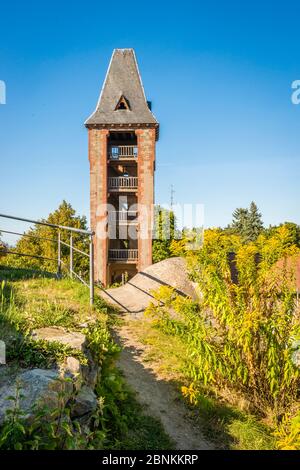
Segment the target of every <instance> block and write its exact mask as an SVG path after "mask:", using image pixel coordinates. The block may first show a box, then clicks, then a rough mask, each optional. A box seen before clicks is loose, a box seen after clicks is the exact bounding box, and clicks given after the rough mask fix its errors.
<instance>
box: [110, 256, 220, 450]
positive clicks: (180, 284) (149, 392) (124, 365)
mask: <svg viewBox="0 0 300 470" xmlns="http://www.w3.org/2000/svg"><path fill="white" fill-rule="evenodd" d="M162 285H165V286H166V285H167V286H172V287H174V288H175V289H176V291H177V292H179V293H181V294H182V295H184V296H186V295H191V296H193V295H194V289H193V285H192V283H191V282H190V281H189V280H188V277H187V274H186V270H185V261H184V260H183V259H182V258H171V259H168V260H165V261H162V262H160V263H157V264H155V265H152V266H150V267H149V268H147V269H146V270H145V271H144V272H141V273H139V274H137V275H136V276H135V277H134V278H133V279H131V280H130V281H129V282H128V283H127V284H125V285H124V286H121V287H118V288H113V289H108V290H107V291H105V292H103V293H102V296H103V297H104V298H105V300H107V301H109V302H110V303H112V304H113V305H115V306H116V307H118V308H119V310H120V311H121V312H125V316H124V317H123V321H122V322H121V325H120V324H119V325H118V326H117V327H115V330H114V331H115V339H116V341H117V342H118V343H119V344H120V345H121V346H122V352H121V355H120V358H119V361H118V366H119V368H120V369H121V371H122V373H123V374H124V377H125V379H126V381H127V382H128V384H129V385H130V386H131V387H132V388H133V389H134V390H135V391H136V393H137V399H138V401H139V402H140V404H141V405H142V406H143V407H144V408H146V411H148V413H149V414H150V415H152V416H153V417H155V418H157V419H159V420H160V421H161V423H162V424H163V426H164V429H165V431H166V432H167V434H168V435H169V436H170V438H171V439H172V440H173V441H174V443H175V446H176V448H177V449H200V450H201V449H211V448H213V446H212V444H210V443H209V442H208V441H207V440H206V439H205V438H204V437H203V435H202V432H201V430H200V428H199V426H196V425H195V423H194V422H193V420H192V419H191V417H190V416H189V410H188V409H187V407H186V405H185V404H184V403H183V401H182V400H180V398H179V396H178V390H176V387H175V386H174V385H173V384H172V383H170V382H169V381H167V380H165V377H164V376H163V374H160V373H159V371H158V370H157V369H155V368H153V367H154V365H153V364H151V363H150V362H149V361H148V360H147V355H146V349H147V347H146V346H145V345H144V344H142V343H141V342H140V341H138V339H137V338H136V337H134V335H133V334H132V329H131V328H130V327H128V325H127V322H126V319H127V320H128V321H130V320H132V319H133V318H136V319H137V322H140V319H141V317H142V315H143V311H144V309H145V308H146V307H147V306H148V305H149V303H150V302H151V301H153V297H152V294H151V292H152V291H153V290H155V289H158V288H159V287H160V286H162Z"/></svg>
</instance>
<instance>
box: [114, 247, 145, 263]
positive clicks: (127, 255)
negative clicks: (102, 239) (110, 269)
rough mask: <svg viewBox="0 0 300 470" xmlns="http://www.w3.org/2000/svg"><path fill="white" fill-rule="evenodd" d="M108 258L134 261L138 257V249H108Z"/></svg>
mask: <svg viewBox="0 0 300 470" xmlns="http://www.w3.org/2000/svg"><path fill="white" fill-rule="evenodd" d="M108 258H109V260H110V261H136V260H137V259H138V250H128V249H123V250H116V249H111V250H108Z"/></svg>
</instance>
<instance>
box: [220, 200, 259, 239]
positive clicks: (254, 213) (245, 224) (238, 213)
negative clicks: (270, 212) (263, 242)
mask: <svg viewBox="0 0 300 470" xmlns="http://www.w3.org/2000/svg"><path fill="white" fill-rule="evenodd" d="M232 218H233V220H232V223H231V225H229V227H228V228H227V230H228V231H229V232H231V233H236V234H238V235H240V236H241V237H242V240H243V241H244V242H246V243H249V242H253V241H255V240H256V239H257V237H258V236H259V235H260V234H261V233H262V231H263V229H264V228H263V222H262V215H261V213H260V212H259V211H258V207H257V205H256V204H255V202H253V201H252V202H251V204H250V207H249V209H244V208H238V209H236V210H235V211H234V212H233V214H232Z"/></svg>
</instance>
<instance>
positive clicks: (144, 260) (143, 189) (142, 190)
mask: <svg viewBox="0 0 300 470" xmlns="http://www.w3.org/2000/svg"><path fill="white" fill-rule="evenodd" d="M135 132H136V135H137V141H138V204H139V205H142V207H145V206H146V208H147V212H144V211H142V210H141V211H140V212H139V234H138V250H139V259H138V271H141V270H143V269H145V268H146V267H147V266H150V265H151V264H152V227H153V204H154V165H155V129H138V130H136V131H135Z"/></svg>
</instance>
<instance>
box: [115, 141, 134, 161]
mask: <svg viewBox="0 0 300 470" xmlns="http://www.w3.org/2000/svg"><path fill="white" fill-rule="evenodd" d="M137 154H138V148H137V146H136V145H112V146H111V147H109V149H108V158H109V159H110V160H122V159H123V160H127V159H128V158H130V159H131V158H137Z"/></svg>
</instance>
